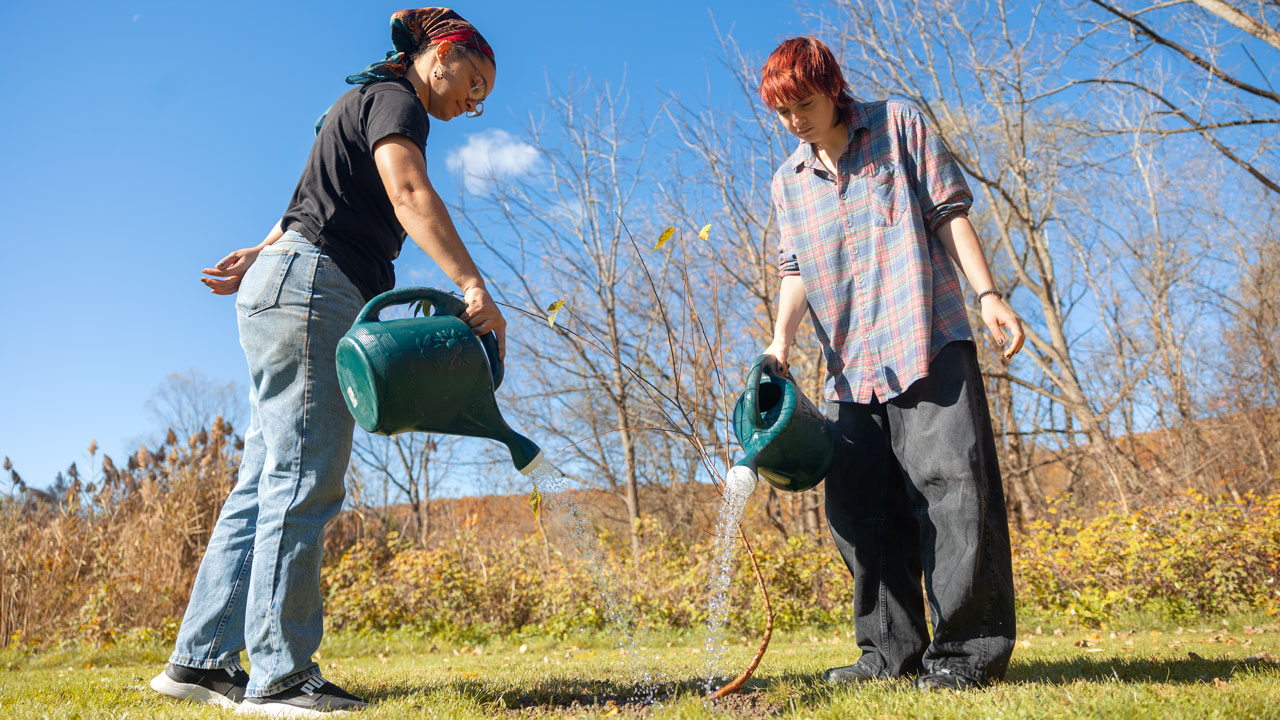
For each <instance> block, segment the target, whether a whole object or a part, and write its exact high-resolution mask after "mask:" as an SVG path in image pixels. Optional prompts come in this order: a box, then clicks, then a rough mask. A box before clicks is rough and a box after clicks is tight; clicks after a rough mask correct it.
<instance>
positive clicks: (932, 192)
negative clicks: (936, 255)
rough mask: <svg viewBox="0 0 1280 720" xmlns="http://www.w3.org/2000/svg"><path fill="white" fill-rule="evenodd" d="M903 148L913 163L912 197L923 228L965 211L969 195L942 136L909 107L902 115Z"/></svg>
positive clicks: (935, 224)
mask: <svg viewBox="0 0 1280 720" xmlns="http://www.w3.org/2000/svg"><path fill="white" fill-rule="evenodd" d="M906 121H907V122H906V127H905V128H904V132H905V134H906V140H907V148H908V150H909V151H910V157H911V158H912V160H913V161H914V162H915V166H916V167H915V174H916V178H915V179H916V197H917V199H918V200H919V202H920V212H921V214H922V215H923V217H924V224H925V227H926V228H927V229H928V230H929V231H930V232H932V231H933V230H934V228H936V227H938V226H939V225H941V224H942V222H943V221H944V220H946V219H947V218H950V217H951V216H953V215H955V214H956V213H968V212H969V208H970V206H972V205H973V194H972V193H971V192H969V184H968V183H967V182H965V179H964V173H963V172H961V171H960V165H959V163H957V162H956V159H955V157H953V156H952V154H951V151H950V150H949V149H948V148H947V146H946V143H944V142H942V138H941V137H939V136H938V135H937V133H935V132H933V131H932V130H930V129H929V126H928V125H927V124H925V121H924V116H922V115H921V114H920V112H919V111H917V110H915V109H914V108H912V109H911V110H910V112H908V113H907V115H906Z"/></svg>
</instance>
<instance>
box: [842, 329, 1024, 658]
mask: <svg viewBox="0 0 1280 720" xmlns="http://www.w3.org/2000/svg"><path fill="white" fill-rule="evenodd" d="M827 417H828V418H829V419H830V420H832V421H833V422H834V423H835V431H836V454H835V460H834V462H833V463H832V466H831V471H830V473H828V475H827V478H826V485H827V521H828V523H829V524H830V526H831V535H832V536H833V537H834V538H835V542H836V547H838V548H839V550H840V554H841V556H843V558H844V561H845V564H846V565H848V567H849V571H850V572H851V573H853V579H854V603H853V607H854V620H853V624H854V631H855V634H856V637H857V642H858V647H859V648H861V650H862V658H861V659H860V660H859V662H860V663H862V664H863V665H869V666H870V668H871V669H873V670H875V671H876V672H877V673H879V674H880V675H882V676H886V677H891V676H897V675H904V674H914V673H919V672H921V671H924V672H938V671H940V670H943V669H946V670H949V671H950V672H952V673H955V674H957V675H963V676H965V677H968V678H971V679H974V680H978V681H987V680H996V679H999V678H1002V677H1004V673H1005V670H1006V669H1007V668H1008V666H1009V656H1010V655H1011V654H1012V653H1013V645H1014V639H1015V628H1014V608H1013V568H1012V565H1011V561H1010V557H1009V523H1008V519H1007V518H1006V515H1005V508H1004V491H1003V488H1002V487H1001V482H1000V467H999V463H998V460H997V457H996V448H995V440H994V438H993V437H992V431H991V418H990V416H989V414H988V411H987V399H986V392H985V391H984V389H983V385H982V376H981V375H980V373H979V370H978V358H977V352H976V350H975V349H974V345H973V343H972V342H971V341H962V342H953V343H949V344H948V345H947V346H946V347H944V348H943V349H942V350H941V351H940V352H939V353H938V355H937V356H936V357H935V358H934V359H933V361H932V362H931V363H930V364H929V375H928V376H927V377H925V378H923V379H921V380H919V381H917V382H915V383H914V384H912V385H911V387H909V388H907V391H906V392H905V393H903V394H902V395H899V396H898V397H896V398H893V399H892V400H890V401H889V402H887V403H881V402H878V401H874V400H873V401H872V402H871V403H870V404H865V405H864V404H861V403H828V404H827ZM922 573H923V576H924V581H925V589H926V591H927V595H928V600H929V612H930V617H931V619H932V621H933V641H932V642H930V640H929V635H928V631H927V628H926V627H925V614H924V599H923V598H922V597H921V592H920V578H921V574H922Z"/></svg>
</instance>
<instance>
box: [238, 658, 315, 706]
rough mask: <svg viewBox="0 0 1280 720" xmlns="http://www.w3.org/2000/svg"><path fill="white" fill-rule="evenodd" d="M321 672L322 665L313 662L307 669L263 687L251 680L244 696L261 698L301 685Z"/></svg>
mask: <svg viewBox="0 0 1280 720" xmlns="http://www.w3.org/2000/svg"><path fill="white" fill-rule="evenodd" d="M320 674H321V673H320V666H319V665H315V664H312V665H311V667H309V668H307V669H306V670H303V671H301V672H296V673H294V674H292V675H289V676H288V677H283V678H280V679H279V680H276V681H274V682H272V683H270V684H268V685H267V686H266V687H264V688H261V689H259V688H256V687H254V685H253V683H252V682H250V683H249V687H247V688H245V691H244V696H245V697H247V698H261V697H266V696H268V695H275V694H276V693H278V692H284V691H285V690H288V689H289V688H291V687H293V686H294V685H301V684H302V683H304V682H306V681H308V680H310V679H311V678H314V677H320Z"/></svg>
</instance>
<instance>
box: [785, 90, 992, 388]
mask: <svg viewBox="0 0 1280 720" xmlns="http://www.w3.org/2000/svg"><path fill="white" fill-rule="evenodd" d="M838 169H839V177H838V178H833V177H832V176H831V173H830V172H828V171H827V170H826V169H825V168H824V166H823V165H822V162H821V161H820V160H818V157H817V155H816V154H815V153H814V151H813V148H812V146H811V145H810V144H809V143H806V142H802V143H800V147H798V148H797V149H796V151H795V152H794V153H792V154H791V156H790V157H789V158H787V160H786V162H784V163H783V164H782V167H780V168H778V171H777V172H776V173H775V174H774V176H773V203H774V206H775V208H776V209H777V213H778V220H779V226H780V229H781V241H780V243H779V246H778V274H779V275H781V276H784V277H785V276H787V275H799V276H800V277H801V278H803V280H804V286H805V294H806V295H807V297H808V300H809V309H810V313H811V316H812V318H813V325H814V328H815V329H816V330H817V333H818V339H819V340H821V341H822V347H823V350H824V353H825V356H826V361H827V382H826V387H825V391H824V395H825V397H826V399H827V400H832V401H840V402H857V403H869V402H871V401H872V399H873V398H875V399H879V400H880V401H882V402H883V401H888V400H890V399H892V398H894V397H896V396H898V395H900V394H901V393H903V392H904V391H906V389H907V388H908V387H909V386H910V385H911V383H913V382H915V381H916V380H919V379H920V378H922V377H924V376H925V375H927V374H928V371H929V360H931V359H932V358H933V356H934V355H935V354H937V352H938V351H939V350H941V349H942V347H943V346H944V345H946V344H947V343H949V342H951V341H953V340H965V339H968V338H971V337H973V334H972V332H971V331H970V329H969V319H968V317H967V315H966V314H965V306H964V298H963V295H962V294H961V291H960V283H959V280H958V278H957V276H956V269H955V267H954V266H953V265H952V263H951V259H950V258H949V257H948V256H947V253H946V250H944V249H943V247H942V245H941V244H939V243H938V242H937V241H936V240H935V239H933V231H934V229H935V228H937V227H938V225H939V224H941V223H942V221H944V220H946V219H948V218H950V217H951V216H953V215H954V214H955V213H958V212H959V213H966V212H968V209H969V206H970V205H971V204H972V202H973V196H972V195H971V194H970V193H969V186H968V185H967V184H966V183H965V181H964V176H963V175H961V173H960V168H959V167H958V166H957V165H956V162H955V160H954V159H953V158H952V157H951V153H950V151H948V150H947V148H946V146H944V145H943V143H942V140H941V139H940V138H939V137H938V136H937V135H935V134H934V133H932V132H931V131H930V130H929V129H928V128H927V127H926V126H925V124H924V119H923V118H922V117H921V116H920V112H919V111H918V110H916V109H915V108H913V107H911V106H910V105H907V104H904V103H900V102H894V101H889V102H873V103H856V105H855V110H854V119H853V122H851V123H850V127H849V148H848V150H847V151H846V152H845V154H844V155H843V156H842V157H841V158H840V160H839V168H838Z"/></svg>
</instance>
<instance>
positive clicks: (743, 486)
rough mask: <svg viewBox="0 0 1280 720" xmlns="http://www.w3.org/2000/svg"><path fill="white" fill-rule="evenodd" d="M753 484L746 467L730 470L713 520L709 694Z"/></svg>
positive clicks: (718, 666)
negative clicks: (740, 525)
mask: <svg viewBox="0 0 1280 720" xmlns="http://www.w3.org/2000/svg"><path fill="white" fill-rule="evenodd" d="M755 485H756V475H755V472H753V471H752V470H751V469H749V468H745V467H734V468H732V469H730V471H729V473H728V475H727V477H726V478H725V484H724V500H723V501H722V502H721V503H720V514H719V515H718V516H717V518H716V545H715V557H714V558H713V559H712V565H711V580H710V582H709V583H708V588H707V590H708V593H707V594H708V595H709V596H710V601H709V606H708V612H707V645H706V653H707V680H706V689H707V693H708V694H710V693H712V692H715V690H716V689H717V688H718V687H719V686H720V685H721V684H722V683H720V682H717V674H719V673H721V672H722V670H723V668H722V667H721V666H722V665H723V663H724V625H725V622H726V621H727V620H728V618H729V582H730V581H731V580H732V579H733V554H734V553H733V549H734V547H735V546H736V545H737V542H736V540H737V535H738V521H739V520H741V519H742V511H743V509H744V508H745V507H746V505H747V498H749V497H751V491H752V490H753V489H754V488H755Z"/></svg>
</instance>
